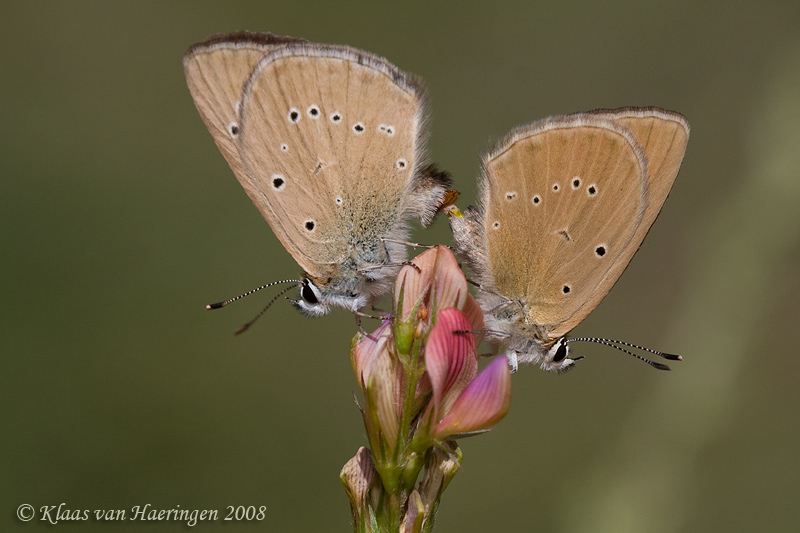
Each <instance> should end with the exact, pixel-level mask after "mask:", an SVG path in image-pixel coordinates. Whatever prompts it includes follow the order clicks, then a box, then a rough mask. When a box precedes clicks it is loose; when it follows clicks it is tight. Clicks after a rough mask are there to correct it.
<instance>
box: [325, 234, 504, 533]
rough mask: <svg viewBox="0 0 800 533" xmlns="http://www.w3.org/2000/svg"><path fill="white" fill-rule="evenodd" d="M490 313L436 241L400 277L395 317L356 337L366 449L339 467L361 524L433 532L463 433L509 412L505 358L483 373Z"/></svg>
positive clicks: (367, 528)
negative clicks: (480, 352)
mask: <svg viewBox="0 0 800 533" xmlns="http://www.w3.org/2000/svg"><path fill="white" fill-rule="evenodd" d="M483 327H484V326H483V314H482V313H481V311H480V307H479V306H478V303H477V302H476V301H475V299H474V298H473V297H472V295H470V294H469V292H468V291H467V282H466V279H465V278H464V274H463V273H462V272H461V270H460V268H459V267H458V263H457V262H456V259H455V257H454V256H453V254H452V252H451V251H450V250H449V249H448V248H447V247H445V246H437V247H434V248H431V249H429V250H427V251H425V252H424V253H422V254H420V255H419V256H418V257H416V258H415V259H413V260H412V262H411V264H410V265H407V266H405V267H404V268H403V269H402V270H401V271H400V274H399V275H398V277H397V280H396V282H395V289H394V298H393V313H392V318H391V319H387V320H384V321H383V323H382V324H381V325H380V326H379V327H378V328H377V329H376V330H375V331H373V332H372V333H370V334H369V335H363V334H358V335H356V337H355V338H354V340H353V342H352V344H351V362H352V365H353V371H354V372H355V375H356V379H357V381H358V384H359V388H360V389H361V391H362V393H363V398H364V403H363V406H361V412H362V415H363V419H364V426H365V428H366V433H367V439H368V442H369V449H367V448H364V447H362V448H361V449H359V451H358V453H357V454H356V456H355V457H353V458H352V459H351V460H350V461H348V463H347V464H346V465H345V467H344V468H343V469H342V473H341V476H340V478H341V480H342V483H343V484H344V486H345V491H346V493H347V496H348V498H349V500H350V506H351V510H352V514H353V525H354V529H355V531H357V532H375V531H400V532H404V533H410V532H423V531H432V528H433V524H434V518H435V516H436V511H437V509H438V506H439V504H440V501H441V496H442V493H443V492H444V490H445V489H446V488H447V485H448V484H449V483H450V481H451V480H452V479H453V477H454V476H455V474H456V473H457V472H458V471H459V469H460V467H461V461H462V458H463V455H462V452H461V449H460V448H459V447H458V444H457V442H456V439H457V438H459V437H461V436H464V435H465V434H476V433H481V432H485V431H488V430H489V429H491V428H492V427H493V426H494V425H495V424H497V422H499V421H500V420H501V419H502V418H503V417H504V416H505V415H506V413H507V412H508V409H509V407H510V401H511V379H510V371H509V368H508V362H507V360H506V358H505V357H503V356H500V357H496V358H495V359H494V360H493V361H492V362H490V363H489V364H488V365H487V366H486V368H485V369H484V370H483V371H481V372H480V373H478V356H477V350H476V346H477V344H478V343H479V342H480V331H481V330H482V329H483Z"/></svg>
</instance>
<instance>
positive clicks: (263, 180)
mask: <svg viewBox="0 0 800 533" xmlns="http://www.w3.org/2000/svg"><path fill="white" fill-rule="evenodd" d="M422 108H423V93H422V90H421V88H420V87H419V86H418V84H417V83H416V82H415V81H414V80H413V79H412V78H410V77H409V76H407V75H406V74H403V73H402V72H400V71H399V70H398V69H397V68H395V67H394V66H393V65H391V64H389V63H388V62H386V61H385V60H383V59H381V58H378V57H376V56H373V55H371V54H367V53H365V52H360V51H357V50H354V49H351V48H348V47H341V46H327V45H316V44H294V45H288V46H286V47H282V48H280V49H277V50H275V51H273V52H271V53H270V54H268V55H267V56H266V57H264V58H263V59H261V60H260V61H259V63H258V65H257V66H256V67H255V69H254V70H253V74H252V75H251V76H250V79H249V80H248V81H247V83H246V84H245V89H244V93H243V96H242V100H241V104H240V109H239V125H240V128H241V131H240V133H239V136H238V139H237V146H238V149H239V153H240V154H241V157H242V161H243V162H244V165H245V171H246V173H247V175H248V176H249V178H250V179H252V180H253V182H254V184H255V188H256V189H257V194H258V200H257V201H256V204H257V205H259V209H260V210H261V212H262V215H263V216H264V218H265V219H266V220H267V221H268V222H269V224H270V226H271V227H272V229H273V231H274V232H275V234H276V236H277V237H278V239H280V240H281V242H282V243H283V245H284V246H285V247H286V249H287V250H288V251H289V252H290V253H291V254H292V255H293V257H294V258H295V260H296V261H297V262H298V263H299V264H300V266H301V267H302V268H303V269H305V271H306V272H307V273H308V274H309V275H310V276H312V277H316V278H325V277H326V276H331V275H333V272H334V270H335V269H336V268H339V266H343V268H349V269H351V270H352V269H355V268H360V267H362V266H363V265H360V264H349V263H348V261H349V262H350V263H358V262H362V263H364V262H366V263H370V262H372V263H382V262H383V260H382V259H381V256H382V254H383V244H382V243H381V241H380V238H381V237H387V236H392V234H393V233H392V232H393V231H394V230H396V229H398V228H402V227H403V225H404V218H405V217H407V213H406V212H404V211H405V210H406V209H407V208H406V206H407V203H406V200H405V198H406V197H407V196H408V195H410V194H411V193H412V192H413V190H414V186H415V182H414V179H415V171H416V170H417V168H418V164H419V163H420V153H419V152H420V146H419V145H420V129H421V126H422V125H421V122H422Z"/></svg>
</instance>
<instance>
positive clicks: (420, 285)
mask: <svg viewBox="0 0 800 533" xmlns="http://www.w3.org/2000/svg"><path fill="white" fill-rule="evenodd" d="M411 262H412V263H413V264H414V265H415V266H416V267H417V268H414V267H413V266H411V265H406V266H405V267H403V269H402V270H401V271H400V274H399V275H398V276H397V281H396V282H395V285H394V302H395V308H397V306H398V304H402V313H400V316H398V318H399V319H400V320H402V321H405V320H407V319H408V317H409V315H410V314H411V311H412V310H413V309H414V306H415V305H416V304H417V302H418V301H419V299H420V297H422V296H424V297H425V298H426V300H427V301H428V302H430V303H433V300H432V298H435V303H436V307H437V308H438V309H445V308H447V307H456V308H458V309H462V308H463V307H464V303H465V302H466V299H467V296H468V291H467V280H466V278H465V277H464V273H463V272H461V269H460V268H459V267H458V261H456V258H455V256H454V255H453V252H451V251H450V249H449V248H448V247H447V246H442V245H439V246H436V247H434V248H431V249H429V250H426V251H425V252H423V253H421V254H419V255H418V256H417V257H415V258H414V259H412V260H411ZM417 269H419V270H417ZM431 286H433V295H431V294H429V293H428V291H429V290H430V288H431ZM401 291H402V296H403V298H402V302H400V293H401Z"/></svg>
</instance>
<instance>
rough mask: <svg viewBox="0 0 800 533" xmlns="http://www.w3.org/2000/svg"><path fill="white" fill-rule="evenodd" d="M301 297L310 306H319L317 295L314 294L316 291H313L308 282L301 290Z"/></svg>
mask: <svg viewBox="0 0 800 533" xmlns="http://www.w3.org/2000/svg"><path fill="white" fill-rule="evenodd" d="M300 295H301V296H302V297H303V300H305V301H306V302H308V303H310V304H318V303H319V300H317V295H316V294H314V291H313V290H312V289H311V286H310V285H309V284H308V282H306V283H303V288H302V289H300Z"/></svg>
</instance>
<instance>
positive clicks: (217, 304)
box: [206, 302, 227, 311]
mask: <svg viewBox="0 0 800 533" xmlns="http://www.w3.org/2000/svg"><path fill="white" fill-rule="evenodd" d="M226 303H227V302H217V303H215V304H208V305H207V306H206V311H211V310H212V309H219V308H221V307H225V304H226Z"/></svg>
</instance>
